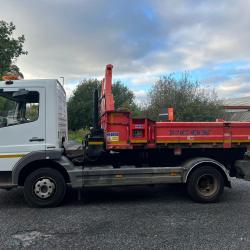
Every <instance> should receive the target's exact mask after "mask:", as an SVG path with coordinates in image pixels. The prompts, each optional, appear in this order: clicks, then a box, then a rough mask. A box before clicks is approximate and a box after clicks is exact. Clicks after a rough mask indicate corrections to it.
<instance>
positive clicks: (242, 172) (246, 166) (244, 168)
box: [235, 160, 250, 181]
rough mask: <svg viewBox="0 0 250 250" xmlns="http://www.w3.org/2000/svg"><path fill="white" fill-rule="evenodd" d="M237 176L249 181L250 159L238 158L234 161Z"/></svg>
mask: <svg viewBox="0 0 250 250" xmlns="http://www.w3.org/2000/svg"><path fill="white" fill-rule="evenodd" d="M235 168H236V171H237V176H236V177H237V178H241V179H244V180H246V181H250V160H240V161H236V162H235Z"/></svg>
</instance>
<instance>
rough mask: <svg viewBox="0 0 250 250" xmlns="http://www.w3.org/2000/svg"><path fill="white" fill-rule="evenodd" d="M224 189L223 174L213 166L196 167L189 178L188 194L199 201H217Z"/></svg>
mask: <svg viewBox="0 0 250 250" xmlns="http://www.w3.org/2000/svg"><path fill="white" fill-rule="evenodd" d="M223 190H224V179H223V176H222V175H221V173H220V172H219V171H218V170H217V169H216V168H214V167H212V166H202V167H199V168H197V169H195V170H194V171H193V172H192V173H191V175H190V176H189V178H188V180H187V191H188V194H189V196H190V197H191V198H192V199H193V200H194V201H197V202H203V203H208V202H216V201H218V200H219V197H220V195H221V194H222V193H223Z"/></svg>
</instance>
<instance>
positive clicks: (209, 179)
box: [197, 174, 219, 197]
mask: <svg viewBox="0 0 250 250" xmlns="http://www.w3.org/2000/svg"><path fill="white" fill-rule="evenodd" d="M218 186H219V185H218V180H217V178H216V177H215V176H213V175H211V174H204V175H202V176H200V177H199V178H198V181H197V189H198V192H199V193H200V194H201V195H202V196H206V197H209V196H213V195H214V194H216V192H217V190H218Z"/></svg>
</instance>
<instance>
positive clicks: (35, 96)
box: [0, 88, 46, 171]
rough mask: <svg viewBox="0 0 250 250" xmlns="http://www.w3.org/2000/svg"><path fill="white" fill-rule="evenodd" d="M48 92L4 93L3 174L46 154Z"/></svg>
mask: <svg viewBox="0 0 250 250" xmlns="http://www.w3.org/2000/svg"><path fill="white" fill-rule="evenodd" d="M45 108H46V107H45V88H22V89H19V88H4V89H0V171H10V170H12V168H13V167H14V165H15V163H16V162H17V161H18V160H19V159H21V158H22V157H24V156H25V155H27V154H28V153H31V152H34V151H40V150H45V145H46V133H45Z"/></svg>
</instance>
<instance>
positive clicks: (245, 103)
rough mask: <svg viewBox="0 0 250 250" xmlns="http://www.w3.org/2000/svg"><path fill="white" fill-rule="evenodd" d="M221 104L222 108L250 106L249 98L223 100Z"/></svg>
mask: <svg viewBox="0 0 250 250" xmlns="http://www.w3.org/2000/svg"><path fill="white" fill-rule="evenodd" d="M223 104H224V106H250V96H246V97H240V98H230V99H225V100H224V101H223Z"/></svg>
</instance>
